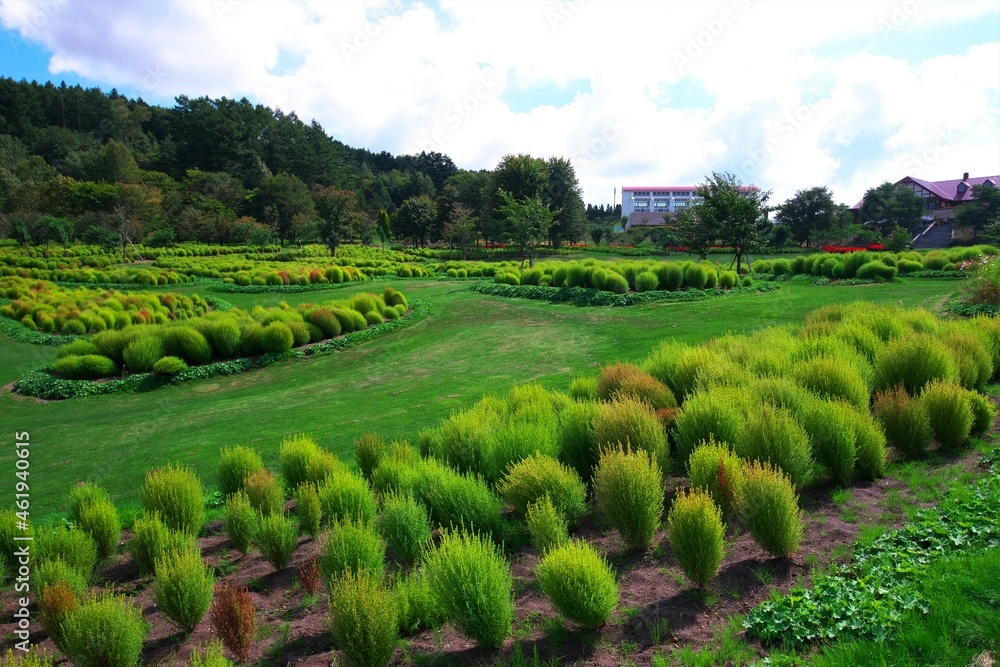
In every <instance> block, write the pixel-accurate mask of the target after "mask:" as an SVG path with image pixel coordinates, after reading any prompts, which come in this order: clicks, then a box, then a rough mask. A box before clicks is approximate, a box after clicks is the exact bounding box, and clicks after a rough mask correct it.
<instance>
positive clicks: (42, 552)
mask: <svg viewBox="0 0 1000 667" xmlns="http://www.w3.org/2000/svg"><path fill="white" fill-rule="evenodd" d="M34 560H35V562H36V563H39V564H40V563H44V562H46V561H50V560H61V561H63V562H64V563H66V565H67V566H69V567H71V568H73V569H74V570H76V571H77V572H79V573H80V574H81V575H83V576H84V577H86V578H89V577H90V575H91V573H92V572H93V571H94V566H95V565H96V564H97V545H96V544H95V543H94V540H93V539H92V538H91V537H90V535H88V534H87V533H86V532H84V531H83V530H80V529H70V528H66V527H65V526H49V527H45V528H41V529H39V530H38V531H37V532H36V534H35V541H34Z"/></svg>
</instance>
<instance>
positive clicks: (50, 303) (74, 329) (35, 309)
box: [0, 277, 209, 335]
mask: <svg viewBox="0 0 1000 667" xmlns="http://www.w3.org/2000/svg"><path fill="white" fill-rule="evenodd" d="M0 297H4V298H8V299H11V300H12V303H10V304H7V305H4V306H0V317H6V318H8V319H11V320H15V321H17V322H20V323H21V324H22V325H23V326H24V327H25V328H27V329H29V330H31V331H43V332H45V333H65V334H73V335H83V334H86V333H88V332H89V333H95V332H100V331H106V330H108V329H123V328H125V327H127V326H131V325H144V324H166V323H167V322H171V321H175V320H187V319H191V318H195V317H200V316H202V315H204V314H205V313H206V312H207V311H208V310H209V305H208V303H207V302H206V301H205V300H204V299H203V298H201V297H199V296H197V295H194V296H190V297H189V296H185V295H183V294H176V293H173V292H170V293H152V292H129V293H127V294H124V293H122V292H118V291H114V290H103V291H98V290H91V289H85V288H78V289H70V288H65V287H60V286H58V285H54V284H52V283H50V282H46V281H42V280H27V279H24V278H16V277H8V278H0Z"/></svg>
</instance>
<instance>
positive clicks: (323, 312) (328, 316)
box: [304, 308, 342, 338]
mask: <svg viewBox="0 0 1000 667" xmlns="http://www.w3.org/2000/svg"><path fill="white" fill-rule="evenodd" d="M304 317H305V321H306V322H308V323H309V324H312V325H314V326H316V327H318V328H319V330H320V331H322V332H323V338H336V337H337V336H339V335H340V332H341V329H342V327H341V326H340V320H338V319H337V318H336V316H334V314H333V313H332V312H331V311H330V310H329V309H328V308H315V309H313V310H309V311H306V314H305V316H304Z"/></svg>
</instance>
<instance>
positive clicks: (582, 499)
mask: <svg viewBox="0 0 1000 667" xmlns="http://www.w3.org/2000/svg"><path fill="white" fill-rule="evenodd" d="M497 490H498V491H499V492H500V495H501V496H502V497H503V499H504V500H505V501H506V502H507V503H508V504H509V505H511V506H512V507H513V508H514V511H515V512H516V513H517V514H519V515H520V516H524V515H525V514H526V513H527V511H528V506H529V505H530V504H532V503H534V502H535V501H537V500H538V499H539V498H542V497H543V496H548V497H549V499H550V500H551V502H552V503H553V504H554V505H555V506H556V509H557V510H558V511H559V512H560V514H562V515H563V517H565V518H566V520H567V521H569V522H571V523H574V522H576V521H577V520H578V519H579V518H580V517H581V516H582V515H583V514H584V513H585V512H586V510H587V488H586V486H584V483H583V480H581V479H580V476H579V475H577V474H576V472H574V471H573V470H572V469H571V468H569V467H568V466H566V465H563V464H562V463H560V462H559V461H557V460H556V459H554V458H552V457H551V456H545V455H543V454H538V455H535V456H529V457H528V458H526V459H522V460H521V461H518V462H517V463H515V464H513V465H512V466H511V467H510V468H509V469H508V471H507V474H506V476H504V478H503V479H502V480H501V481H500V484H499V485H498V488H497Z"/></svg>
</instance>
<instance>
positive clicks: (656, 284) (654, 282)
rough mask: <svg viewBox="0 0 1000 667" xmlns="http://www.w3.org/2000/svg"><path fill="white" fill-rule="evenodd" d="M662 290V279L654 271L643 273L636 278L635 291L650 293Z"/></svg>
mask: <svg viewBox="0 0 1000 667" xmlns="http://www.w3.org/2000/svg"><path fill="white" fill-rule="evenodd" d="M659 288H660V279H659V277H657V275H656V274H655V273H654V272H652V271H642V272H640V273H638V274H636V276H635V291H636V292H650V291H652V290H656V289H659Z"/></svg>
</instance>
